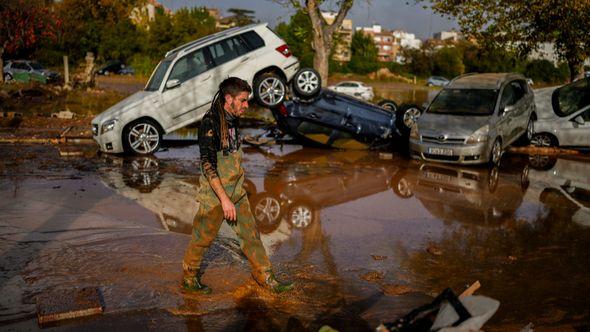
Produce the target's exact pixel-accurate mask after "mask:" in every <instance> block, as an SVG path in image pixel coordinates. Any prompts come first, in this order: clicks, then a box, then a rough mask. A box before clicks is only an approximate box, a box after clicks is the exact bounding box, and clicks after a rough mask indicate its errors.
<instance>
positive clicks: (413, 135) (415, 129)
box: [410, 123, 420, 139]
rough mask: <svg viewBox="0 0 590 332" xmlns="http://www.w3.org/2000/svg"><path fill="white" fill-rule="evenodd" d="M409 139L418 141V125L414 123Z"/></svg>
mask: <svg viewBox="0 0 590 332" xmlns="http://www.w3.org/2000/svg"><path fill="white" fill-rule="evenodd" d="M410 138H413V139H420V133H419V132H418V125H417V124H416V123H414V125H412V129H410Z"/></svg>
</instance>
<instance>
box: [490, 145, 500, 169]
mask: <svg viewBox="0 0 590 332" xmlns="http://www.w3.org/2000/svg"><path fill="white" fill-rule="evenodd" d="M500 159H502V142H500V140H499V139H496V140H495V141H494V145H493V146H492V153H491V160H490V161H491V162H492V165H499V164H500Z"/></svg>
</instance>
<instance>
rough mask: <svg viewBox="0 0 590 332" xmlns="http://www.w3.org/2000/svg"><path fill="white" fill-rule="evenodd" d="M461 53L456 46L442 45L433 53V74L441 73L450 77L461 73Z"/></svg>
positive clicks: (462, 70)
mask: <svg viewBox="0 0 590 332" xmlns="http://www.w3.org/2000/svg"><path fill="white" fill-rule="evenodd" d="M464 71H465V66H464V65H463V54H462V52H461V49H460V48H458V47H443V48H441V49H440V50H438V51H437V52H436V53H434V55H433V68H432V72H433V74H434V75H441V76H445V77H448V78H452V77H455V76H458V75H461V74H463V72H464Z"/></svg>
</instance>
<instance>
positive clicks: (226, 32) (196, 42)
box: [164, 23, 268, 58]
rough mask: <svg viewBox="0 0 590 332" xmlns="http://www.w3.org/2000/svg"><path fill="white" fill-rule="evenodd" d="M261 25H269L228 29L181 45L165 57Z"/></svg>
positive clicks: (256, 24)
mask: <svg viewBox="0 0 590 332" xmlns="http://www.w3.org/2000/svg"><path fill="white" fill-rule="evenodd" d="M259 25H268V23H252V24H248V25H245V26H241V27H234V28H230V29H227V30H222V31H219V32H216V33H214V34H211V35H208V36H205V37H202V38H199V39H197V40H193V41H191V42H188V43H186V44H183V45H180V46H178V47H176V48H174V49H172V50H170V51H168V52H166V55H165V56H164V57H165V58H167V57H168V56H170V55H172V54H174V53H176V52H179V51H182V50H183V49H185V48H189V47H192V46H197V45H201V44H204V43H206V42H209V41H211V40H214V39H217V38H220V37H224V36H227V35H230V34H234V33H238V32H241V31H245V30H249V29H252V28H254V27H256V26H259Z"/></svg>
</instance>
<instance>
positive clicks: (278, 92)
mask: <svg viewBox="0 0 590 332" xmlns="http://www.w3.org/2000/svg"><path fill="white" fill-rule="evenodd" d="M253 85H254V87H253V88H254V98H256V101H257V102H258V103H259V104H260V105H261V106H263V107H268V108H272V107H276V106H278V105H280V104H281V103H282V102H283V101H285V97H286V96H287V84H286V83H285V81H284V80H283V78H282V77H281V76H279V75H278V74H276V73H273V72H269V73H264V74H262V75H259V76H258V77H256V78H255V79H254V84H253Z"/></svg>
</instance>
